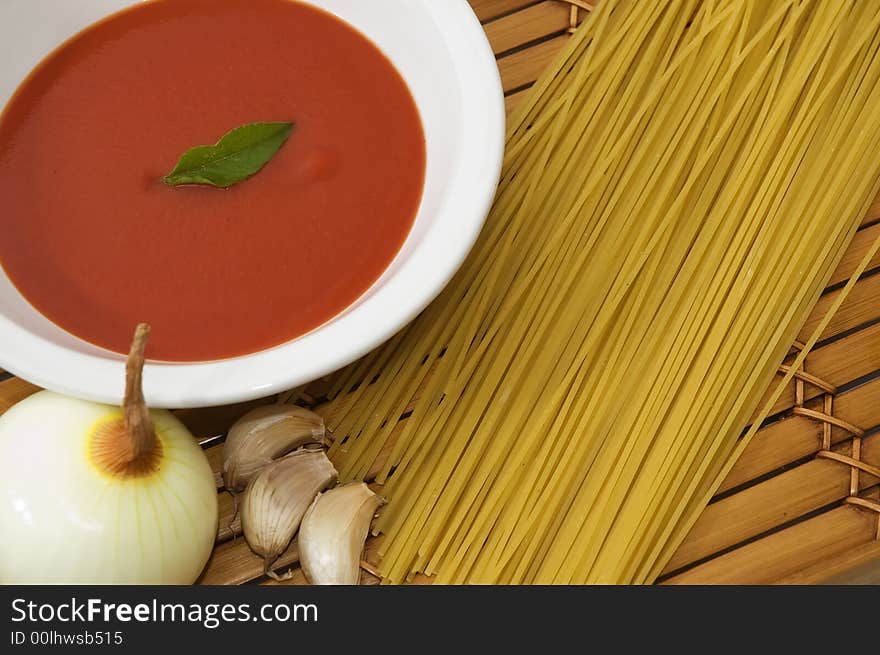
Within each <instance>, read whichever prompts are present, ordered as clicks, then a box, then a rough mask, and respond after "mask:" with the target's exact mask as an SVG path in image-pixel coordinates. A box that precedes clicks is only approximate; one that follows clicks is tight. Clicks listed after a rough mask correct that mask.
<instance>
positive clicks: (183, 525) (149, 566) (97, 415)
mask: <svg viewBox="0 0 880 655" xmlns="http://www.w3.org/2000/svg"><path fill="white" fill-rule="evenodd" d="M149 415H150V417H151V418H152V422H153V424H154V425H155V434H156V437H157V440H158V443H159V445H160V448H158V449H157V450H156V452H157V453H159V454H158V456H157V458H156V466H155V467H154V468H155V470H151V471H149V472H147V473H144V474H142V475H116V474H113V473H111V472H109V471H108V470H106V468H103V470H102V467H101V466H100V464H99V463H96V458H95V456H94V452H93V451H92V446H93V445H94V444H93V439H94V438H95V435H96V434H98V433H99V432H100V430H101V429H102V428H104V429H106V428H107V426H108V425H114V426H118V425H120V424H121V422H122V420H123V412H122V411H121V410H120V409H119V408H118V407H112V406H109V405H100V404H96V403H92V402H87V401H84V400H78V399H75V398H68V397H65V396H62V395H59V394H56V393H52V392H49V391H42V392H40V393H37V394H35V395H33V396H31V397H29V398H27V399H25V400H23V401H21V402H20V403H18V404H17V405H15V406H14V407H13V408H12V409H10V410H9V411H8V412H6V413H5V414H4V415H3V416H0V463H2V472H0V583H3V584H14V583H24V584H31V583H49V584H52V583H57V584H62V583H71V584H89V583H95V584H102V583H104V584H190V583H192V582H194V581H195V580H196V578H197V577H198V575H199V573H200V572H201V570H202V568H203V567H204V565H205V562H206V561H207V559H208V557H209V556H210V554H211V548H212V546H213V543H214V538H215V536H216V533H217V532H216V531H217V492H216V486H215V482H214V476H213V474H212V472H211V468H210V466H209V464H208V461H207V458H206V457H205V455H204V453H203V452H202V450H201V448H200V447H199V445H198V444H197V443H196V441H195V439H194V438H193V437H192V435H191V434H190V433H189V431H187V429H186V428H185V427H184V426H183V424H182V423H181V422H180V421H179V420H178V419H177V418H175V417H174V416H173V415H172V414H171V413H170V412H167V411H156V410H154V411H151V412H150V413H149Z"/></svg>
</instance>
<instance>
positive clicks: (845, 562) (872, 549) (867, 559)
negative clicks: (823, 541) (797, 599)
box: [777, 541, 880, 585]
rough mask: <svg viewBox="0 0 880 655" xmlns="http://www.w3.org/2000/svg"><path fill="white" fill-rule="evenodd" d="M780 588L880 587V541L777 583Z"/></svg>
mask: <svg viewBox="0 0 880 655" xmlns="http://www.w3.org/2000/svg"><path fill="white" fill-rule="evenodd" d="M777 584H785V585H806V584H847V585H851V584H873V585H880V541H871V542H869V543H866V544H863V545H862V546H859V547H857V548H853V549H852V550H848V551H846V552H844V553H841V554H840V555H838V556H837V557H832V558H830V559H827V560H824V561H821V562H819V563H818V564H814V565H813V566H810V567H807V568H806V569H804V570H803V571H798V572H797V573H794V574H792V575H790V576H788V577H785V578H782V579H781V580H778V581H777Z"/></svg>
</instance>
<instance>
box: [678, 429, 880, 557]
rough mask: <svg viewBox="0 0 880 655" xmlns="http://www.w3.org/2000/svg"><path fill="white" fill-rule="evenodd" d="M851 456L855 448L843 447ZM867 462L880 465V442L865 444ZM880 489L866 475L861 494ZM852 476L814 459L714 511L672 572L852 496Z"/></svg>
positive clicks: (695, 531) (702, 518) (708, 511)
mask: <svg viewBox="0 0 880 655" xmlns="http://www.w3.org/2000/svg"><path fill="white" fill-rule="evenodd" d="M842 447H843V448H844V449H845V450H844V452H847V451H848V449H849V447H850V445H849V444H844V445H843V446H842ZM863 450H864V451H866V453H865V455H864V457H865V458H866V459H869V460H877V459H880V438H874V439H865V440H864V442H863ZM877 483H878V480H877V478H873V477H872V476H868V475H864V476H862V478H861V488H862V489H865V488H868V487H870V486H872V485H875V484H877ZM849 490H850V487H849V475H848V474H847V473H846V472H845V470H844V469H843V467H841V466H839V465H838V464H837V463H836V462H832V461H829V460H826V459H814V460H812V461H810V462H807V463H806V464H802V465H801V466H798V467H795V468H794V469H792V470H790V471H785V472H784V473H780V474H779V475H776V476H774V477H772V478H770V479H769V480H766V481H764V482H761V483H759V484H756V485H755V486H753V487H749V488H748V489H745V490H743V491H740V492H739V493H736V494H733V495H732V496H728V497H726V498H723V499H721V500H719V501H717V502H715V503H712V504H711V505H709V506H708V507H707V508H706V509H705V511H704V512H703V513H702V514H701V515H700V518H699V520H698V521H697V523H696V524H695V525H694V528H693V529H692V530H691V532H690V534H689V535H688V537H687V539H686V540H685V541H684V543H682V545H681V547H680V548H679V549H678V551H676V553H675V556H674V557H673V558H672V561H670V562H669V565H668V566H667V568H666V572H671V571H675V570H677V569H679V568H681V567H683V566H686V565H688V564H690V563H692V562H695V561H697V560H700V559H703V558H705V557H708V556H710V555H712V554H713V553H717V552H720V551H723V550H725V549H727V548H730V547H731V546H734V545H736V544H738V543H742V542H743V541H746V540H747V539H749V538H751V537H754V536H756V535H759V534H762V533H764V532H766V531H768V530H772V529H773V528H775V527H777V526H779V525H782V524H783V523H785V522H786V521H789V520H791V519H794V518H797V517H800V516H804V515H805V514H809V513H810V512H812V511H814V510H817V509H820V508H822V507H825V506H826V505H829V504H831V503H833V502H836V501H840V500H843V499H844V498H846V497H847V496H848V495H849Z"/></svg>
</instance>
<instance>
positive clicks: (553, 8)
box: [485, 0, 569, 54]
mask: <svg viewBox="0 0 880 655" xmlns="http://www.w3.org/2000/svg"><path fill="white" fill-rule="evenodd" d="M568 26H569V11H568V6H567V5H566V4H565V3H563V2H558V0H544V2H539V3H538V4H536V5H531V6H530V7H526V8H525V9H523V10H522V11H517V12H516V13H513V14H510V15H508V16H505V17H504V18H499V19H498V20H496V21H492V22H491V23H488V24H487V25H486V26H485V29H486V36H487V37H489V43H490V44H491V45H492V50H493V51H494V52H495V54H499V53H503V52H507V51H509V50H513V49H515V48H521V47H523V46H524V45H525V44H526V43H527V42H526V41H524V40H523V39H525V38H528V39H529V40H530V41H536V40H538V39H543V38H546V37H548V36H550V35H552V34H562V33H563V32H565V31H566V30H567V29H568Z"/></svg>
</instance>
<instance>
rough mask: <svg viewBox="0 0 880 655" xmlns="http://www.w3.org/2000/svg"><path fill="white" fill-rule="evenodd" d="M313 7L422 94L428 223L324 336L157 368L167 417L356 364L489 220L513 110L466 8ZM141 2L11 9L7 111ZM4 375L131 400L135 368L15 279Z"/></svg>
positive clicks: (5, 285)
mask: <svg viewBox="0 0 880 655" xmlns="http://www.w3.org/2000/svg"><path fill="white" fill-rule="evenodd" d="M305 1H307V2H310V3H311V4H314V5H317V6H320V7H322V8H324V9H326V10H328V11H330V12H332V13H334V14H336V15H338V16H340V17H341V18H343V19H344V20H346V21H347V22H349V23H350V24H352V25H354V26H355V27H356V28H357V29H359V30H360V31H361V32H363V33H364V34H366V35H367V36H368V37H369V38H370V39H371V40H372V41H373V42H374V43H376V44H377V45H378V46H379V47H380V48H381V49H382V50H383V51H384V52H385V53H386V55H387V56H388V57H389V58H390V59H391V61H392V62H394V64H395V65H396V66H397V68H398V70H399V71H400V72H401V73H402V75H403V77H404V78H405V79H406V81H407V83H408V84H409V87H410V89H411V91H412V93H413V95H414V97H415V99H416V103H417V105H418V107H419V111H420V113H421V117H422V122H423V125H424V128H425V135H426V138H427V173H426V183H425V189H424V195H423V198H422V203H421V206H420V208H419V211H418V215H417V217H416V221H415V225H414V227H413V229H412V231H411V232H410V234H409V237H408V238H407V240H406V243H405V244H404V246H403V248H402V249H401V251H400V253H399V254H398V255H397V257H396V258H395V260H394V261H393V263H392V264H391V266H390V267H389V268H388V270H387V271H385V273H384V274H383V275H382V277H381V278H380V279H379V280H378V281H377V282H376V283H375V284H374V285H373V287H372V288H371V289H370V290H369V291H368V292H367V293H365V294H364V295H363V296H362V297H361V298H360V299H358V300H357V301H356V302H355V303H354V304H353V305H352V306H351V307H349V308H348V309H347V310H345V311H344V312H343V313H342V314H340V315H339V316H337V317H336V318H334V319H333V320H331V321H330V322H328V323H326V324H325V325H323V326H321V327H319V328H318V329H316V330H314V331H312V332H311V333H309V334H307V335H305V336H302V337H300V338H298V339H296V340H294V341H291V342H288V343H286V344H283V345H281V346H278V347H275V348H272V349H269V350H264V351H261V352H259V353H256V354H252V355H247V356H243V357H237V358H232V359H226V360H221V361H216V362H207V363H194V364H193V363H185V364H165V363H149V364H148V365H147V367H146V370H145V372H144V385H145V393H146V397H147V401H148V402H149V403H150V404H151V405H152V406H154V407H197V406H209V405H219V404H225V403H230V402H236V401H240V400H249V399H253V398H258V397H260V396H265V395H268V394H271V393H274V392H277V391H281V390H284V389H288V388H291V387H294V386H296V385H299V384H302V383H304V382H308V381H310V380H313V379H315V378H318V377H320V376H322V375H325V374H327V373H329V372H331V371H333V370H336V369H338V368H340V367H341V366H344V365H345V364H347V363H349V362H351V361H353V360H355V359H356V358H358V357H360V356H361V355H363V354H365V353H367V352H368V351H369V350H371V349H372V348H375V347H376V346H378V345H379V344H381V343H382V342H383V341H385V340H386V339H388V338H389V337H391V336H392V335H393V334H394V333H395V332H396V331H398V330H399V329H400V328H401V327H403V326H404V325H405V324H406V323H408V322H409V321H410V320H412V319H413V318H414V317H415V315H416V314H417V313H418V312H419V311H421V310H422V309H423V308H424V307H425V306H426V305H427V304H428V303H429V302H430V301H431V300H432V299H433V298H434V297H435V296H436V295H437V294H438V293H439V292H440V290H441V289H442V288H443V286H444V285H445V284H446V283H447V282H448V281H449V279H450V278H451V277H452V275H453V273H455V271H456V269H457V268H458V267H459V265H460V264H461V262H462V261H463V259H464V257H465V255H466V254H467V252H468V251H469V250H470V248H471V246H472V245H473V243H474V240H475V239H476V237H477V234H478V233H479V231H480V228H481V227H482V224H483V221H484V219H485V217H486V214H487V213H488V210H489V206H490V204H491V201H492V198H493V195H494V192H495V186H496V184H497V181H498V177H499V174H500V169H501V159H502V154H503V147H504V102H503V94H502V89H501V82H500V79H499V76H498V69H497V67H496V65H495V59H494V57H493V55H492V50H491V48H490V46H489V44H488V42H487V41H486V37H485V35H484V33H483V30H482V28H481V27H480V24H479V22H478V21H477V19H476V17H475V16H474V14H473V12H472V11H471V9H470V6H469V5H468V3H467V2H466V0H442V1H438V0H369V1H368V2H365V1H364V0H305ZM135 3H136V0H76V1H75V2H71V0H3V2H0V105H5V104H6V102H7V101H8V99H9V98H10V96H11V95H12V93H13V92H14V91H15V89H16V88H17V86H18V85H19V84H20V82H21V81H22V80H23V79H24V78H25V76H26V75H27V74H28V72H29V71H30V70H31V69H32V68H33V67H34V66H35V65H36V64H37V63H38V62H39V61H40V60H41V59H42V58H43V57H45V56H46V55H47V54H49V53H50V52H51V51H52V50H53V49H55V48H56V47H57V46H58V45H60V44H61V43H62V42H63V41H64V40H66V39H67V38H69V37H70V36H72V35H74V34H76V33H77V32H78V31H79V30H81V29H82V28H84V27H86V26H87V25H89V24H91V23H92V22H94V21H96V20H98V19H100V18H103V17H104V16H106V15H108V14H110V13H112V12H114V11H117V10H119V9H122V8H124V7H126V6H130V5H132V4H135ZM0 238H2V235H0ZM267 309H268V310H271V308H267ZM0 366H2V367H3V368H6V369H8V370H9V371H11V372H13V373H15V374H16V375H19V376H21V377H23V378H25V379H27V380H30V381H31V382H33V383H35V384H38V385H40V386H43V387H47V388H49V389H52V390H55V391H59V392H61V393H66V394H69V395H73V396H79V397H82V398H88V399H92V400H98V401H102V402H110V403H118V402H119V401H120V399H121V397H122V391H123V379H124V375H123V359H122V357H120V356H119V355H117V354H115V353H111V352H108V351H106V350H103V349H101V348H98V347H95V346H93V345H91V344H88V343H86V342H84V341H82V340H80V339H78V338H76V337H74V336H72V335H70V334H69V333H67V332H65V331H63V330H62V329H60V328H59V327H57V326H55V325H54V324H53V323H51V322H50V321H48V320H47V319H46V318H44V317H43V316H42V315H41V314H40V313H39V312H37V311H36V310H35V309H34V308H33V307H31V306H30V305H29V304H28V303H27V301H25V299H24V298H23V297H22V296H21V295H20V294H19V293H18V292H17V291H16V289H15V288H14V287H13V285H12V284H11V283H10V281H9V280H8V278H7V277H6V276H5V275H4V274H3V272H2V269H0Z"/></svg>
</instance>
